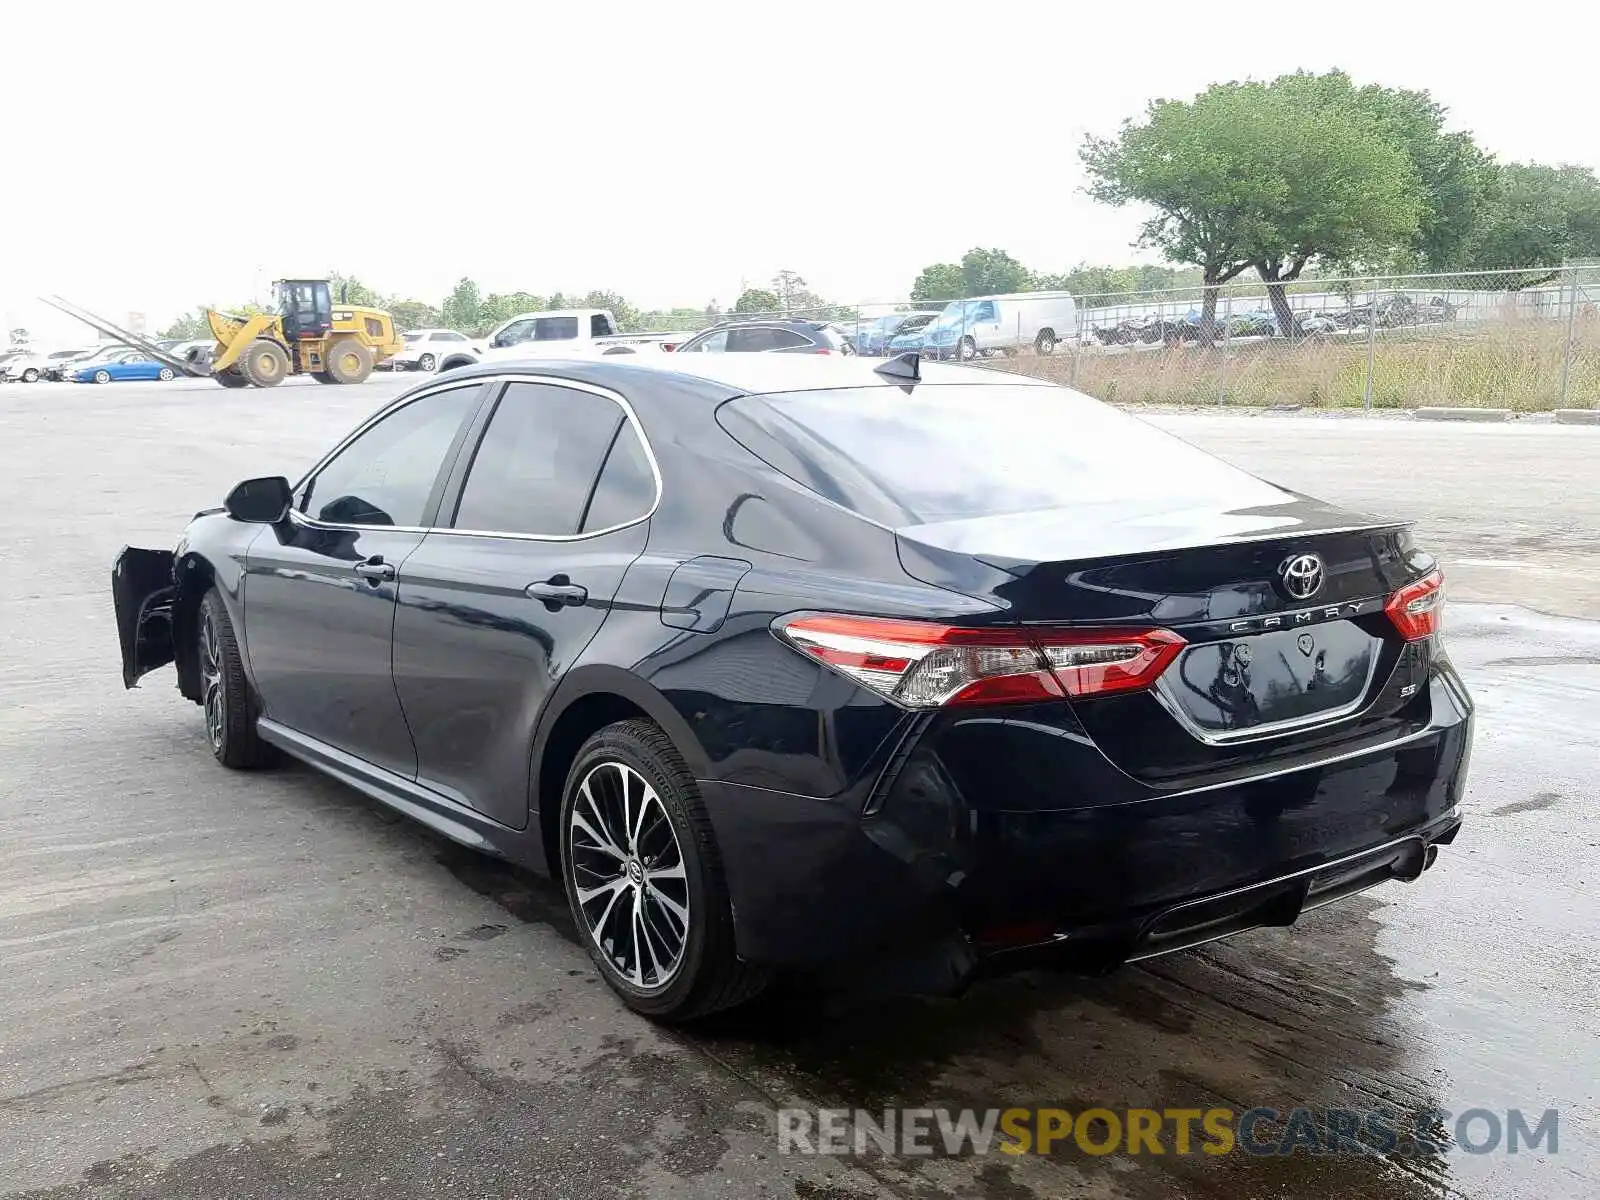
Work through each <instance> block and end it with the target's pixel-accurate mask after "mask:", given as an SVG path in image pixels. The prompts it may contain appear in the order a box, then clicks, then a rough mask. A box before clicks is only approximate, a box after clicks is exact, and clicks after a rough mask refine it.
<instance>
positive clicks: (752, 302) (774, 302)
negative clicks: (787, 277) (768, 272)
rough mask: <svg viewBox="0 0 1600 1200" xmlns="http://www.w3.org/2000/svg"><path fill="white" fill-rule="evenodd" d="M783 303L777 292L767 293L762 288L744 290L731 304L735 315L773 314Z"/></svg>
mask: <svg viewBox="0 0 1600 1200" xmlns="http://www.w3.org/2000/svg"><path fill="white" fill-rule="evenodd" d="M782 303H783V301H782V300H781V299H780V298H779V296H778V293H777V292H769V291H766V290H764V289H762V288H746V289H745V290H744V291H743V292H741V293H740V294H739V298H738V299H737V300H735V301H734V302H733V311H734V312H736V313H775V312H777V311H778V309H779V307H780V306H781V305H782Z"/></svg>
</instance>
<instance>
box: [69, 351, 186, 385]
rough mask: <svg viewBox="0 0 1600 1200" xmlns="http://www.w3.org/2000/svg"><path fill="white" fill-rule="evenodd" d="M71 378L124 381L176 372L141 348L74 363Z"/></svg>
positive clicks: (81, 380)
mask: <svg viewBox="0 0 1600 1200" xmlns="http://www.w3.org/2000/svg"><path fill="white" fill-rule="evenodd" d="M73 366H74V367H75V369H74V370H73V372H72V374H71V376H70V378H71V380H72V382H73V383H112V382H117V383H123V382H127V381H128V380H135V379H162V380H166V379H171V378H173V376H174V375H175V374H176V372H175V371H174V370H173V369H172V368H171V367H169V366H167V364H166V363H164V362H157V361H156V360H155V359H153V358H151V357H150V356H149V355H148V354H145V353H143V352H142V351H139V350H126V349H125V350H124V351H123V353H121V354H115V355H111V356H109V357H106V358H100V359H94V360H91V361H90V362H87V363H84V364H82V365H79V364H77V363H74V364H73Z"/></svg>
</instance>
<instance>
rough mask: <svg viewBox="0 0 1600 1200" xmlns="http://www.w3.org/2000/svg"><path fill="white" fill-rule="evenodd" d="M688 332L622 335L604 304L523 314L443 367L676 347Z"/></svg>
mask: <svg viewBox="0 0 1600 1200" xmlns="http://www.w3.org/2000/svg"><path fill="white" fill-rule="evenodd" d="M690 336H691V335H690V334H687V333H619V332H618V331H617V321H616V318H615V317H613V316H612V315H611V313H610V311H609V310H608V309H604V308H561V309H555V310H552V311H550V312H528V313H518V314H517V315H516V316H514V317H512V318H511V319H510V320H509V321H503V322H501V323H500V324H499V325H497V326H495V328H494V329H493V330H491V331H490V333H489V337H488V339H487V342H488V346H487V349H485V350H483V351H482V352H481V353H479V352H476V350H474V351H473V352H472V353H470V354H469V353H468V352H467V351H466V350H465V349H463V351H462V352H461V353H460V354H459V355H454V354H450V355H446V356H445V357H444V358H443V359H441V360H440V362H439V370H441V371H448V370H450V369H451V368H452V367H462V366H467V365H469V364H470V363H475V362H496V361H502V360H505V359H519V358H588V357H589V356H590V355H595V354H630V353H640V352H644V351H650V352H658V351H662V350H673V349H676V348H677V346H678V344H679V343H680V342H684V341H687V340H688V339H689V337H690Z"/></svg>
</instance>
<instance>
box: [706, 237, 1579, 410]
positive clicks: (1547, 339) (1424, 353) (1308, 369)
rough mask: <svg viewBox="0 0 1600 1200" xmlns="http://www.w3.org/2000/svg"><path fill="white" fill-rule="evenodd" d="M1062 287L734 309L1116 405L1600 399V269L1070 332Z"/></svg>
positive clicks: (1127, 315) (1426, 278)
mask: <svg viewBox="0 0 1600 1200" xmlns="http://www.w3.org/2000/svg"><path fill="white" fill-rule="evenodd" d="M1208 291H1209V293H1210V294H1209V295H1208ZM1061 295H1063V293H1025V294H1022V295H1020V296H1018V297H1014V298H1006V297H1002V298H1000V299H999V300H998V302H996V303H992V304H991V303H987V302H986V301H985V300H981V299H980V300H967V301H956V302H951V303H950V304H949V305H940V304H933V305H913V304H910V303H907V302H892V301H891V302H880V303H873V304H860V305H832V306H827V307H822V308H807V309H793V310H787V311H784V312H781V313H744V314H731V313H730V314H728V317H729V319H737V320H747V319H762V318H782V317H790V318H794V317H805V318H810V319H817V320H827V321H831V322H833V323H834V324H836V325H838V326H839V327H840V328H841V329H842V330H843V331H844V332H845V333H846V334H847V335H849V336H850V337H851V339H852V341H853V342H854V344H855V345H856V346H857V347H858V348H859V349H860V351H861V352H862V353H865V354H873V355H883V354H889V353H902V352H904V351H906V350H909V349H920V350H921V352H922V353H923V354H924V355H925V356H929V357H940V358H963V359H976V360H978V361H980V362H983V363H984V364H985V365H991V366H994V367H997V368H1000V369H1003V370H1012V371H1019V372H1022V373H1025V374H1030V375H1037V376H1041V377H1044V378H1047V379H1051V380H1053V381H1055V382H1059V383H1064V384H1067V385H1069V386H1071V387H1075V388H1077V389H1079V390H1080V391H1084V392H1087V393H1088V394H1090V395H1092V396H1096V397H1099V398H1100V399H1103V400H1109V401H1116V402H1122V403H1143V404H1178V405H1192V404H1236V405H1300V406H1313V407H1360V408H1369V409H1370V408H1415V407H1420V406H1423V405H1439V406H1464V407H1486V408H1510V409H1516V410H1520V411H1538V410H1548V409H1554V408H1600V263H1593V264H1590V263H1582V264H1569V265H1567V266H1563V267H1553V268H1550V269H1547V270H1520V271H1505V272H1489V273H1478V274H1454V275H1404V276H1354V277H1349V278H1338V279H1327V278H1323V279H1314V280H1296V281H1294V282H1292V283H1286V284H1283V285H1280V286H1279V287H1277V288H1270V287H1269V286H1268V285H1266V284H1264V283H1260V282H1233V283H1229V284H1225V285H1223V286H1221V287H1218V288H1214V289H1205V288H1194V289H1173V290H1169V291H1163V292H1131V293H1122V294H1117V295H1104V296H1076V297H1073V301H1074V304H1073V306H1072V307H1074V308H1075V316H1074V317H1073V318H1072V319H1071V320H1072V323H1071V324H1070V325H1067V326H1061V321H1060V319H1059V313H1060V311H1061V308H1060V305H1059V302H1058V301H1057V299H1056V298H1057V297H1060V296H1061ZM908 311H914V312H918V313H920V314H922V315H921V317H920V318H919V319H918V320H914V321H912V322H911V323H910V324H909V325H907V324H903V323H902V318H903V317H904V316H905V314H906V312H908ZM934 313H939V314H941V315H939V316H937V317H934V316H933V315H932V314H934ZM1042 322H1050V323H1052V324H1053V325H1056V326H1061V327H1055V328H1048V329H1047V328H1046V326H1045V325H1043V324H1042ZM918 326H920V330H919V329H918V328H917V327H918ZM919 331H920V333H921V338H920V340H919V338H918V336H917V335H918V332H919ZM1046 333H1048V336H1046Z"/></svg>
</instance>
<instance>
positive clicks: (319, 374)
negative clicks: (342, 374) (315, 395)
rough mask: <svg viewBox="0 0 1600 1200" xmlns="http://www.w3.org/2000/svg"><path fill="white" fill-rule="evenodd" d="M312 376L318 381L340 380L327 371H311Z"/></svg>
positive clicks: (334, 381) (336, 381) (332, 381)
mask: <svg viewBox="0 0 1600 1200" xmlns="http://www.w3.org/2000/svg"><path fill="white" fill-rule="evenodd" d="M311 378H313V379H315V380H316V381H317V382H318V383H338V382H339V381H338V380H337V379H335V378H334V377H333V376H332V375H329V374H328V373H327V372H326V371H313V372H311Z"/></svg>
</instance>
